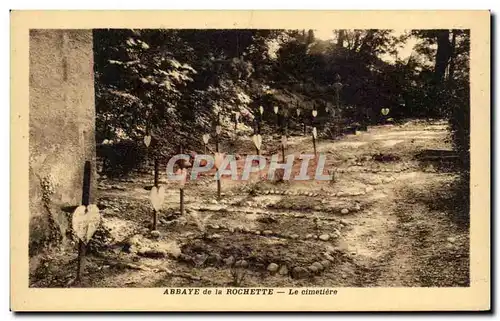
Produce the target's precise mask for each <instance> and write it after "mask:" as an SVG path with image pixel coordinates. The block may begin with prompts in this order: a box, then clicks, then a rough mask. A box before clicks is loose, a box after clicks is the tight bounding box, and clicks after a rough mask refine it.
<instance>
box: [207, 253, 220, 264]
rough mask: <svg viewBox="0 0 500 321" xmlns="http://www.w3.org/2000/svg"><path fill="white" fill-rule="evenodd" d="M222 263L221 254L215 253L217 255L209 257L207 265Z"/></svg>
mask: <svg viewBox="0 0 500 321" xmlns="http://www.w3.org/2000/svg"><path fill="white" fill-rule="evenodd" d="M221 261H222V258H221V256H220V255H219V254H217V253H215V254H211V255H209V256H208V258H207V261H206V262H207V264H218V263H219V262H221Z"/></svg>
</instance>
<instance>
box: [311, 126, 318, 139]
mask: <svg viewBox="0 0 500 321" xmlns="http://www.w3.org/2000/svg"><path fill="white" fill-rule="evenodd" d="M312 134H313V137H314V139H316V138H317V137H318V131H317V130H316V127H313V129H312Z"/></svg>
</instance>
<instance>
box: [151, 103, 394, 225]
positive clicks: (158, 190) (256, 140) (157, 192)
mask: <svg viewBox="0 0 500 321" xmlns="http://www.w3.org/2000/svg"><path fill="white" fill-rule="evenodd" d="M273 111H274V113H275V114H276V115H278V111H279V108H278V107H277V106H275V107H274V108H273ZM259 112H260V116H261V117H259V121H257V128H258V129H257V130H255V131H254V135H253V136H252V142H253V144H254V146H255V148H256V151H257V155H260V151H261V148H262V136H261V134H260V120H261V119H262V114H263V113H264V108H263V107H262V106H260V107H259ZM327 112H328V110H327ZM381 113H382V114H383V115H384V116H386V115H388V113H389V109H388V108H384V109H382V110H381ZM300 114H301V109H300V108H298V109H297V116H300ZM311 114H312V117H313V118H316V116H317V115H318V111H317V109H313V110H312V112H311ZM238 118H239V117H238V116H236V117H235V129H236V127H237V122H238ZM277 125H278V126H279V119H278V118H277ZM304 128H305V122H304ZM221 132H222V128H221V125H220V114H218V115H217V125H216V127H215V133H216V135H215V146H216V148H215V164H214V165H215V167H216V169H217V170H218V169H219V166H220V164H221V163H222V154H221V153H220V150H219V135H220V134H221ZM311 134H312V145H313V150H314V155H315V156H316V155H317V151H316V141H317V136H318V131H317V129H316V127H315V126H313V127H312V130H311ZM209 140H210V134H208V133H207V134H204V135H202V141H203V146H204V152H205V154H206V152H207V146H208V142H209ZM150 142H151V136H146V137H145V138H144V144H145V145H146V146H147V147H149V144H150ZM286 145H287V136H286V134H285V133H284V135H282V137H281V147H282V156H283V157H282V160H283V162H285V149H286ZM180 152H181V153H182V148H181V150H180ZM183 165H184V163H183V162H181V166H180V167H179V169H178V170H177V173H176V174H177V175H182V176H183V177H184V178H183V179H181V180H180V181H179V182H180V183H179V184H180V185H179V195H180V198H179V203H180V214H181V215H183V214H184V186H185V183H186V178H187V170H186V168H185V167H184V166H183ZM158 175H159V170H158V160H157V159H155V171H154V186H153V187H152V189H151V193H150V201H151V204H152V206H153V210H154V212H153V224H152V229H153V230H155V229H156V227H157V219H158V212H159V211H160V210H161V208H162V205H163V202H164V200H165V189H164V187H163V186H159V185H158ZM216 182H217V198H218V199H220V198H221V184H222V183H221V180H220V179H218V180H216Z"/></svg>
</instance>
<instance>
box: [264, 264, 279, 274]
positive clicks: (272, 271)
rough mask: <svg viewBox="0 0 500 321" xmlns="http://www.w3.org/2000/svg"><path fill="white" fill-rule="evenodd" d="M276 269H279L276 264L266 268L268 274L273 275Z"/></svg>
mask: <svg viewBox="0 0 500 321" xmlns="http://www.w3.org/2000/svg"><path fill="white" fill-rule="evenodd" d="M278 268H279V266H278V264H276V263H270V264H269V265H268V266H267V270H268V271H269V272H271V273H274V272H276V271H278Z"/></svg>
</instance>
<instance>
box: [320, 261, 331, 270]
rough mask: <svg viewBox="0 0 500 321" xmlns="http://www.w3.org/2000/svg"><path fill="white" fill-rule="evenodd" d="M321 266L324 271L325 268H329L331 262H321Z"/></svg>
mask: <svg viewBox="0 0 500 321" xmlns="http://www.w3.org/2000/svg"><path fill="white" fill-rule="evenodd" d="M321 265H322V266H323V267H324V268H325V269H326V268H328V267H330V265H332V262H330V261H328V260H323V261H321Z"/></svg>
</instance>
